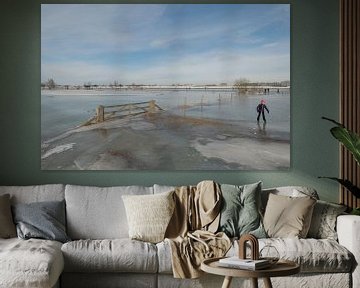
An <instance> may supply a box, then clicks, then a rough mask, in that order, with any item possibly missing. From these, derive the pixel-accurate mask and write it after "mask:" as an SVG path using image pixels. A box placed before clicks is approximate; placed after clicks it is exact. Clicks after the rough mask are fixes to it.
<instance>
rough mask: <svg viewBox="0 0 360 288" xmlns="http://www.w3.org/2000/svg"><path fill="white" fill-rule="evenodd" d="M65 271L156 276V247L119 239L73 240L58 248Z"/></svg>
mask: <svg viewBox="0 0 360 288" xmlns="http://www.w3.org/2000/svg"><path fill="white" fill-rule="evenodd" d="M61 250H62V252H63V255H64V259H65V271H66V272H133V273H156V272H157V268H158V264H157V263H158V262H157V256H156V254H157V252H156V246H155V245H154V244H151V243H147V242H141V241H137V240H131V239H127V238H123V239H111V240H110V239H104V240H77V241H71V242H67V243H65V244H64V245H63V246H62V248H61Z"/></svg>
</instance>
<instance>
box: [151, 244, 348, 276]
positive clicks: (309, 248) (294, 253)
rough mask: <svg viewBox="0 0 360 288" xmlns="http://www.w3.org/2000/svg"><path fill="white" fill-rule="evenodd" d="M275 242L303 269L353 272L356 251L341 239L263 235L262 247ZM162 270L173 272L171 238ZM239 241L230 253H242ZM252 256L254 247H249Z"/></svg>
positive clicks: (163, 247) (162, 253)
mask: <svg viewBox="0 0 360 288" xmlns="http://www.w3.org/2000/svg"><path fill="white" fill-rule="evenodd" d="M265 245H271V246H274V247H275V248H276V249H277V251H278V252H279V254H280V258H282V259H287V260H291V261H295V262H296V263H298V264H299V265H300V267H301V272H302V273H328V272H330V273H340V272H344V273H347V272H350V271H351V269H352V267H353V265H354V258H353V255H352V254H351V253H350V252H349V251H348V250H347V249H346V248H345V247H343V246H341V245H340V244H339V243H338V242H336V241H334V240H330V239H310V238H308V239H298V238H267V239H259V249H260V250H261V249H262V248H263V247H264V246H265ZM157 249H158V259H159V273H162V274H169V273H172V266H171V248H170V246H169V244H168V243H167V241H164V242H161V243H158V244H157ZM238 251H239V246H238V242H237V241H235V242H234V243H233V245H232V247H231V249H230V250H229V251H228V253H227V256H235V255H238ZM248 252H249V253H248V254H249V256H250V251H248Z"/></svg>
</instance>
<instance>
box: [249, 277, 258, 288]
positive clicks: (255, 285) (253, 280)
mask: <svg viewBox="0 0 360 288" xmlns="http://www.w3.org/2000/svg"><path fill="white" fill-rule="evenodd" d="M251 282H252V287H253V288H258V279H257V278H251Z"/></svg>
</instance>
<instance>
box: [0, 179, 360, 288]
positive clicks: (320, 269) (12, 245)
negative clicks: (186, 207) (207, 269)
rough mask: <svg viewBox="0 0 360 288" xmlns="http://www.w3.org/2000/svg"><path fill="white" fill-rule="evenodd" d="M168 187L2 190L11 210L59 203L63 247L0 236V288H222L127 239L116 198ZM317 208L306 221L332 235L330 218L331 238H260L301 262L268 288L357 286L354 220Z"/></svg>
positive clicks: (358, 221)
mask: <svg viewBox="0 0 360 288" xmlns="http://www.w3.org/2000/svg"><path fill="white" fill-rule="evenodd" d="M172 189H174V187H169V186H160V185H154V186H152V187H143V186H119V187H91V186H76V185H62V184H51V185H38V186H0V196H2V195H6V194H9V195H10V201H11V204H12V205H13V206H16V205H18V204H21V203H35V202H38V203H41V202H44V201H64V203H65V205H64V210H65V211H64V213H65V215H66V233H67V237H68V239H65V240H64V241H63V242H64V243H61V242H58V241H52V240H43V239H36V238H31V239H29V240H23V239H19V238H17V237H13V238H9V239H0V287H1V288H10V287H44V288H45V287H49V288H50V287H64V288H66V287H76V288H81V287H86V288H90V287H107V288H111V287H126V288H131V287H164V288H165V287H166V288H168V287H174V288H175V287H204V288H205V287H206V288H211V287H221V283H222V281H223V278H222V277H219V276H215V275H209V274H204V275H203V276H202V277H200V278H198V279H175V278H173V275H172V265H171V249H170V246H169V244H168V242H167V241H160V242H159V243H149V242H144V241H139V240H132V239H129V227H128V221H127V215H126V210H125V207H124V202H123V197H122V196H123V195H153V194H158V193H164V192H167V191H170V190H172ZM270 194H276V195H285V196H291V197H303V196H305V195H311V196H312V197H318V196H317V193H316V191H314V190H312V189H309V188H304V187H279V188H273V189H264V190H263V191H262V192H261V198H262V207H263V208H264V209H266V205H268V204H267V201H268V197H269V195H270ZM318 204H319V205H320V204H324V203H323V202H321V201H318V202H317V204H315V208H314V209H316V205H318ZM325 205H326V203H325ZM320 210H321V211H320V214H317V215H315V214H313V218H312V221H315V222H318V223H317V225H320V226H317V227H318V228H316V230H317V231H312V232H311V233H312V234H313V235H315V234H319V232H323V231H322V230H324V229H325V230H329V229H330V230H331V229H333V230H334V227H331V226H334V225H335V220H336V225H337V231H336V232H337V234H336V233H335V235H334V234H332V235H331V237H327V238H326V239H315V238H309V235H308V237H307V238H304V239H302V238H297V237H291V238H287V237H283V238H264V239H260V248H261V247H263V246H265V245H272V246H274V247H276V249H277V251H278V253H279V255H280V257H281V258H285V259H290V260H294V261H296V262H297V263H299V264H300V265H301V273H299V274H297V275H294V276H291V277H279V278H274V279H272V281H273V286H274V287H284V288H285V287H328V288H330V287H334V288H335V287H336V288H342V287H344V288H345V287H354V288H357V287H360V270H359V267H358V266H357V263H358V262H359V261H360V244H359V243H360V217H358V216H352V215H339V214H342V213H340V212H338V213H337V214H336V213H335V212H334V209H333V208H332V206H331V205H330V206H326V208H324V207H323V208H321V209H320ZM13 212H14V210H13ZM314 213H315V212H314ZM324 213H325V214H326V213H328V214H329V215H330V214H331V215H332V216H329V215H324ZM331 217H332V218H331ZM320 218H323V220H321V219H320ZM324 219H325V220H324ZM320 220H321V221H322V222H321V221H320ZM319 221H320V222H321V223H320V222H319ZM324 225H325V226H327V227H324ZM315 227H316V226H315ZM310 230H311V228H310ZM313 230H314V229H313ZM320 230H321V231H320ZM18 232H19V231H18ZM309 233H310V231H309ZM320 234H321V233H320ZM325 234H326V233H325ZM330 234H331V233H330ZM323 235H324V233H323ZM25 236H26V235H25ZM310 236H311V235H310ZM237 251H238V247H237V242H236V241H234V242H233V244H232V247H231V248H230V250H229V251H228V252H227V255H229V256H231V255H236V254H237ZM261 282H262V281H259V283H260V284H261ZM240 284H241V285H243V284H244V285H245V287H247V286H246V285H249V284H250V282H249V281H247V280H246V279H234V282H233V285H234V286H233V287H236V285H240ZM239 287H240V286H239ZM241 287H242V286H241Z"/></svg>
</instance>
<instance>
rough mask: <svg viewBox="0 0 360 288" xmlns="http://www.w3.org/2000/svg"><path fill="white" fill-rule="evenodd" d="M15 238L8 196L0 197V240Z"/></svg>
mask: <svg viewBox="0 0 360 288" xmlns="http://www.w3.org/2000/svg"><path fill="white" fill-rule="evenodd" d="M13 237H16V228H15V224H14V222H13V217H12V215H11V204H10V196H9V194H5V195H2V196H0V238H13Z"/></svg>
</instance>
